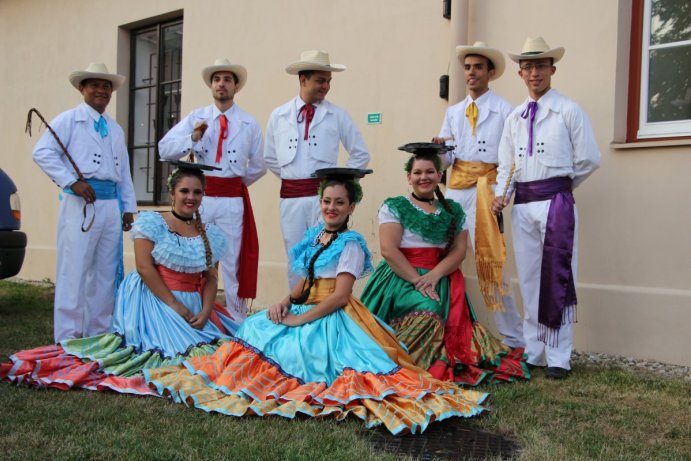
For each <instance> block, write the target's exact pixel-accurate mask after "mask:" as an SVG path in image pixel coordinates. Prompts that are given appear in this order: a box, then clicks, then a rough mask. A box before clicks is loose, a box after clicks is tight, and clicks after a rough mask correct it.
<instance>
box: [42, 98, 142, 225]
mask: <svg viewBox="0 0 691 461" xmlns="http://www.w3.org/2000/svg"><path fill="white" fill-rule="evenodd" d="M101 115H103V118H104V119H105V120H106V123H107V124H108V135H107V136H106V137H104V138H101V135H100V134H99V133H98V132H96V130H95V129H94V121H96V120H98V118H99V117H100V116H101ZM50 126H51V128H53V130H54V131H55V133H56V134H57V135H58V137H59V138H60V140H61V141H62V143H63V144H64V145H65V147H66V148H67V152H69V153H70V156H71V157H72V159H73V160H74V162H75V163H76V165H77V168H79V171H81V173H82V174H83V175H84V177H85V178H87V179H89V178H93V179H103V180H108V181H113V182H115V183H116V184H117V188H118V190H119V192H120V200H121V201H122V204H123V212H127V213H136V212H137V200H136V198H135V194H134V186H133V185H132V176H131V175H130V160H129V155H128V153H127V145H126V144H125V134H124V133H123V131H122V128H120V125H118V123H117V122H116V121H115V120H113V119H112V118H111V117H110V116H109V115H108V114H106V113H105V112H104V113H103V114H99V113H98V112H97V111H96V110H95V109H93V108H92V107H90V106H89V105H88V104H86V103H82V104H80V105H79V106H77V107H75V108H74V109H70V110H68V111H65V112H63V113H61V114H60V115H58V116H57V117H55V119H53V120H52V121H51V122H50ZM33 159H34V161H35V162H36V163H37V164H38V166H39V167H41V169H42V170H43V171H44V172H45V173H46V174H47V175H48V176H49V177H50V179H52V180H53V182H54V183H55V184H57V185H58V187H60V188H61V189H64V188H66V187H68V186H71V185H72V184H73V183H75V182H76V181H77V179H78V177H77V174H76V173H75V171H74V168H73V167H72V164H71V163H70V162H69V160H68V159H67V157H66V156H65V155H64V153H63V151H62V148H61V147H60V145H59V144H58V143H57V141H56V140H55V138H54V137H53V135H52V133H50V131H49V130H46V131H45V132H44V133H43V135H42V136H41V138H40V139H39V140H38V142H37V143H36V146H35V147H34V151H33Z"/></svg>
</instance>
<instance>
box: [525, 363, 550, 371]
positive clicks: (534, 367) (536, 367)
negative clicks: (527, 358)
mask: <svg viewBox="0 0 691 461" xmlns="http://www.w3.org/2000/svg"><path fill="white" fill-rule="evenodd" d="M525 364H526V365H528V370H530V371H533V370H535V369H539V368H545V366H544V365H533V364H532V363H528V362H525Z"/></svg>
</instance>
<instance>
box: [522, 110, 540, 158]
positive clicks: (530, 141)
mask: <svg viewBox="0 0 691 461" xmlns="http://www.w3.org/2000/svg"><path fill="white" fill-rule="evenodd" d="M536 113H537V102H535V101H530V102H529V103H528V107H526V108H525V110H524V111H523V113H522V114H521V118H524V119H525V118H528V116H530V120H528V155H529V156H531V157H532V156H533V126H534V125H535V114H536Z"/></svg>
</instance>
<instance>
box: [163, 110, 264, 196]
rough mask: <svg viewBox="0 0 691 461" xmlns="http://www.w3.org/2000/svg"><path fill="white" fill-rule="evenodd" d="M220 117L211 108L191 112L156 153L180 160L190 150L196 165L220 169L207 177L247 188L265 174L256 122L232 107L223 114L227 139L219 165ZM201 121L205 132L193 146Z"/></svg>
mask: <svg viewBox="0 0 691 461" xmlns="http://www.w3.org/2000/svg"><path fill="white" fill-rule="evenodd" d="M220 116H221V111H220V110H219V109H218V108H217V107H216V106H215V105H214V104H212V105H210V106H206V107H202V108H199V109H195V110H193V111H192V112H190V114H189V115H187V117H185V118H183V119H182V120H180V122H179V123H178V124H177V125H175V126H174V127H173V128H171V129H170V131H168V133H166V135H165V136H164V137H163V139H161V140H160V141H159V143H158V152H159V154H160V155H161V158H162V159H165V160H179V159H180V158H182V157H184V156H185V155H187V154H188V153H189V151H190V149H191V150H192V152H193V153H194V156H195V157H196V161H197V162H199V163H203V164H205V165H211V166H215V167H219V168H221V170H220V171H218V170H214V171H207V172H205V174H206V175H207V176H220V177H225V178H232V177H241V178H242V182H243V183H244V184H245V185H246V186H250V185H251V184H252V183H254V182H255V181H256V180H258V179H259V178H261V177H262V176H263V175H264V174H265V173H266V165H265V164H264V158H263V156H262V132H261V127H260V126H259V122H257V119H255V118H254V117H253V116H251V115H250V114H248V113H247V112H245V111H243V110H242V109H241V108H240V107H238V106H237V104H233V105H232V106H231V107H230V109H228V110H227V111H226V112H225V116H226V118H227V119H228V136H227V138H226V139H224V140H223V144H222V155H221V161H220V162H219V163H216V149H217V146H218V136H219V133H220V121H219V118H220ZM202 121H204V122H206V124H207V125H208V128H207V129H206V131H205V132H204V135H203V136H202V138H201V139H200V140H199V141H197V142H194V141H192V131H193V130H194V127H195V126H196V125H197V124H198V123H201V122H202Z"/></svg>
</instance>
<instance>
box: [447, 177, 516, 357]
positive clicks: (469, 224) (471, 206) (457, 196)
mask: <svg viewBox="0 0 691 461" xmlns="http://www.w3.org/2000/svg"><path fill="white" fill-rule="evenodd" d="M445 197H447V198H450V199H451V200H454V201H456V202H458V203H459V204H460V205H461V207H463V211H464V212H465V214H466V217H465V222H466V228H467V229H468V233H469V234H470V238H468V241H469V242H470V247H471V248H472V249H473V251H475V221H476V219H475V214H476V211H477V210H476V206H477V188H475V187H470V188H468V189H451V188H448V189H447V190H446V194H445ZM502 277H503V278H504V283H507V284H511V281H510V280H509V277H508V276H507V275H506V269H505V270H504V271H503V273H502ZM502 302H503V303H504V312H494V321H495V323H496V325H497V330H498V331H499V334H501V335H502V336H504V340H503V341H502V342H503V343H504V344H506V345H507V346H509V347H524V346H525V341H524V339H523V321H522V320H521V314H520V313H519V312H518V307H517V306H516V300H515V298H514V296H513V293H509V294H507V295H504V296H502Z"/></svg>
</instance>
